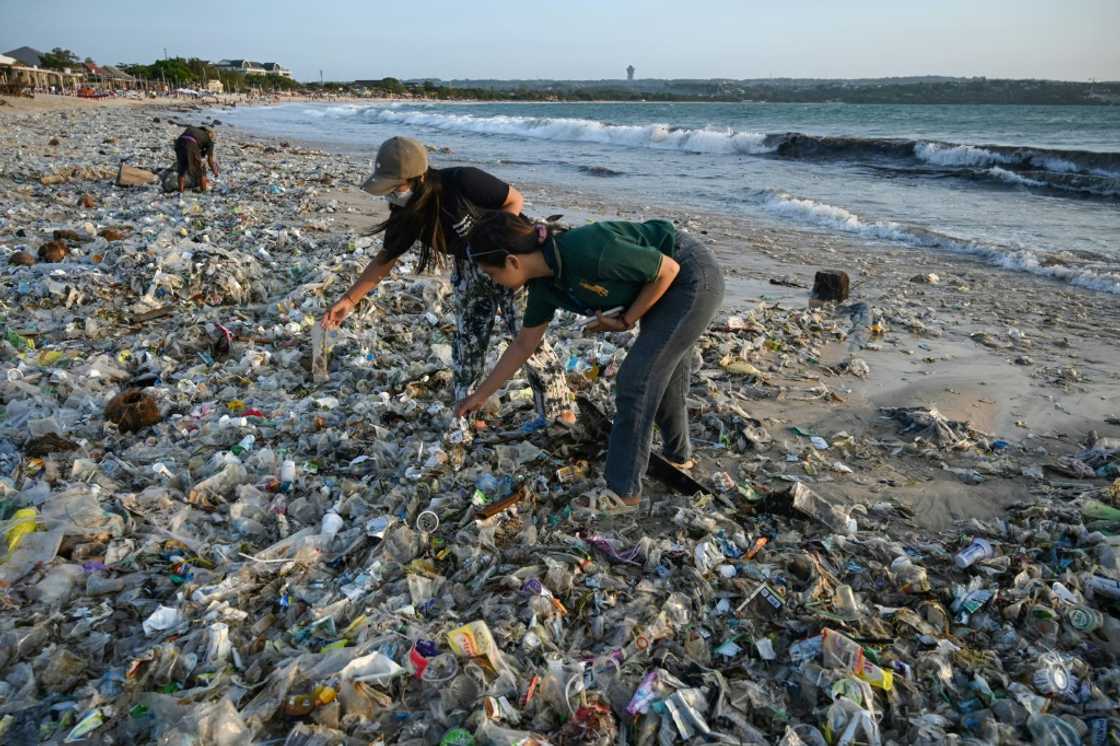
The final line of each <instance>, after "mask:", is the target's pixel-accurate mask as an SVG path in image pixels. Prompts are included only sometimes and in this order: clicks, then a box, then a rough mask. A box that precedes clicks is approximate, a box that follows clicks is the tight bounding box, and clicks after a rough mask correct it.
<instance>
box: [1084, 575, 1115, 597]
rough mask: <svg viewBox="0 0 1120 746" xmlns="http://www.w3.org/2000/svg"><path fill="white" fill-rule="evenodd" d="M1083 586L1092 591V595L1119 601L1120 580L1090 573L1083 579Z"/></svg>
mask: <svg viewBox="0 0 1120 746" xmlns="http://www.w3.org/2000/svg"><path fill="white" fill-rule="evenodd" d="M1085 587H1086V588H1087V589H1089V590H1090V591H1092V592H1093V595H1096V596H1104V597H1106V598H1111V599H1113V600H1114V601H1120V580H1113V579H1112V578H1106V577H1103V576H1101V575H1090V576H1089V577H1088V578H1087V579H1086V580H1085Z"/></svg>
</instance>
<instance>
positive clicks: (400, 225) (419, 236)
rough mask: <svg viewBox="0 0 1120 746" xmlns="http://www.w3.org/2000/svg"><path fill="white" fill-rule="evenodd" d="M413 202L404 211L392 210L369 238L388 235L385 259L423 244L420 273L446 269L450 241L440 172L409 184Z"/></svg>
mask: <svg viewBox="0 0 1120 746" xmlns="http://www.w3.org/2000/svg"><path fill="white" fill-rule="evenodd" d="M408 184H409V188H410V189H412V199H410V200H409V201H408V204H407V205H405V206H404V207H397V206H396V205H392V206H390V207H389V217H388V218H386V219H385V220H384V221H383V222H381V223H379V224H377V225H376V226H374V228H373V230H372V231H370V235H374V236H375V235H377V234H378V233H384V234H385V249H384V251H385V255H386V256H388V257H393V258H395V257H398V256H400V255H402V254H404V253H405V252H406V251H408V250H409V249H410V248H412V244H414V243H416V242H417V241H419V242H420V261H419V262H418V263H417V265H416V271H417V272H425V271H427V270H428V269H430V268H435V269H439V268H441V267H443V265H444V263H445V260H446V253H445V252H446V250H447V237H446V236H444V234H443V221H442V220H440V214H441V212H442V210H443V179H442V178H441V177H440V173H439V170H438V169H434V168H429V169H428V170H427V172H426V173H425V174H424V175H423V176H417V177H415V178H413V179H409V180H408Z"/></svg>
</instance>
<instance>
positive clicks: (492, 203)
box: [384, 166, 509, 259]
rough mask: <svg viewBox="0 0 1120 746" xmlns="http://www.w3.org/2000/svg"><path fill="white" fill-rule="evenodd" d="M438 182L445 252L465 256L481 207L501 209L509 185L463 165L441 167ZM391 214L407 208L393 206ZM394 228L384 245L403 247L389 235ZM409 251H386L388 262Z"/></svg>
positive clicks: (387, 233)
mask: <svg viewBox="0 0 1120 746" xmlns="http://www.w3.org/2000/svg"><path fill="white" fill-rule="evenodd" d="M436 170H438V172H439V179H440V181H441V183H442V184H443V192H442V195H441V199H440V220H441V221H442V223H443V225H442V228H443V236H444V240H445V241H446V242H447V249H446V253H447V254H450V255H452V256H455V257H457V258H460V259H461V258H463V257H464V256H465V252H466V248H467V239H468V238H469V237H470V234H471V231H472V230H474V225H475V221H476V220H477V219H478V217H479V216H478V210H479V208H481V209H484V210H498V209H501V207H502V205H503V204H505V201H506V198H507V197H509V184H507V183H505V182H504V181H502V180H501V179H499V178H498V177H496V176H493V175H492V174H488V173H486V172H485V171H483V170H482V169H480V168H474V167H472V166H464V167H461V168H441V169H436ZM389 209H390V211H393V210H401V209H405V208H401V207H390V208H389ZM393 230H394V226H392V225H390V226H389V227H388V228H387V229H386V236H385V245H386V246H398V247H399V246H400V245H399V244H398V243H397V242H396V241H395V240H393V239H394V238H395V236H393V235H390V232H392V231H393ZM408 248H410V247H409V246H405V247H403V248H400V250H399V251H398V252H395V253H393V252H388V251H386V252H385V256H384V258H385V259H395V258H396V257H398V256H400V255H401V254H403V253H404V252H405V251H407V250H408Z"/></svg>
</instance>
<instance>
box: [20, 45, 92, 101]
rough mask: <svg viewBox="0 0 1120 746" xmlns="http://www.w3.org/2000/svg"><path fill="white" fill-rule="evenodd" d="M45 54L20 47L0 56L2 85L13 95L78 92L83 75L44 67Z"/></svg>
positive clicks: (67, 70) (68, 70)
mask: <svg viewBox="0 0 1120 746" xmlns="http://www.w3.org/2000/svg"><path fill="white" fill-rule="evenodd" d="M42 56H43V53H42V52H40V51H39V50H37V49H32V48H31V47H20V48H19V49H13V50H11V51H9V52H5V53H4V54H2V55H0V85H3V86H5V87H6V88H8V89H9V90H11V91H12V92H13V93H18V92H19V91H20V90H28V91H30V90H42V91H46V90H61V91H73V90H76V89H77V87H78V85H79V84H80V83H81V80H82V74H81V73H80V72H71V71H70V69H69V68H67V69H66V70H47V69H45V68H43V67H42V61H43V60H42Z"/></svg>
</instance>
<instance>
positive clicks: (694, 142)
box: [326, 106, 775, 155]
mask: <svg viewBox="0 0 1120 746" xmlns="http://www.w3.org/2000/svg"><path fill="white" fill-rule="evenodd" d="M342 108H344V107H331V109H328V113H327V114H326V116H335V117H345V116H353V115H355V114H357V115H358V116H361V117H362V118H364V119H368V120H372V121H376V122H387V123H392V124H403V125H408V126H413V127H417V126H418V127H431V128H433V129H438V130H444V131H451V132H473V133H477V134H483V135H506V136H512V137H524V138H531V139H534V140H559V141H568V142H593V143H602V144H604V145H619V146H623V147H631V148H654V149H658V150H680V151H685V152H691V153H713V154H717V155H741V154H759V153H771V152H773V151H774V150H775V148H774V147H770V146H767V145H766V144H765V139H766V135H765V134H762V133H758V132H736V131H735V130H732V129H729V128H728V129H716V128H703V129H688V128H673V127H670V126H669V125H667V124H643V125H621V124H607V123H605V122H600V121H597V120H594V119H575V118H562V117H561V118H547V117H546V118H534V117H517V116H488V117H482V116H475V115H473V114H456V113H449V112H439V111H417V110H414V109H397V108H387V107H382V106H370V107H365V108H362V109H356V110H355V109H350V110H346V111H335V109H342Z"/></svg>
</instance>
